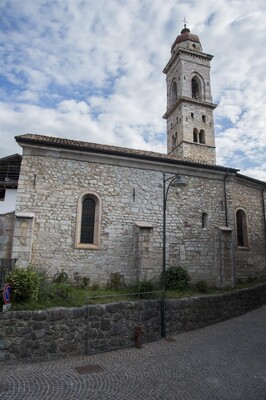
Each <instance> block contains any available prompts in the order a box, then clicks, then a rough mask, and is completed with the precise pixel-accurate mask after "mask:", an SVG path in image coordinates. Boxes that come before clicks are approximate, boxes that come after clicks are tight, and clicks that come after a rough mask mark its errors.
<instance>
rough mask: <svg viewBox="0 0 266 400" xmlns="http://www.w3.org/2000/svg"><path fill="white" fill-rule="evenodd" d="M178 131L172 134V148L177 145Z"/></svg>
mask: <svg viewBox="0 0 266 400" xmlns="http://www.w3.org/2000/svg"><path fill="white" fill-rule="evenodd" d="M176 139H177V132H176V133H175V134H174V135H173V136H172V148H174V147H176Z"/></svg>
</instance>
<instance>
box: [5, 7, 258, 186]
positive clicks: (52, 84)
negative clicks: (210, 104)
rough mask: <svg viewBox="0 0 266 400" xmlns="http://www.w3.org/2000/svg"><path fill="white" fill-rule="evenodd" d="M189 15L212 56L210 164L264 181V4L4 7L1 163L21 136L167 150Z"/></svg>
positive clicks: (194, 30)
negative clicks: (179, 47) (178, 50)
mask: <svg viewBox="0 0 266 400" xmlns="http://www.w3.org/2000/svg"><path fill="white" fill-rule="evenodd" d="M184 17H186V19H187V20H188V24H187V25H188V27H189V28H190V30H191V32H192V33H194V34H197V35H198V36H199V38H200V40H201V44H202V47H203V51H205V52H206V53H209V54H212V55H214V58H213V60H212V64H211V66H212V69H211V79H212V95H213V101H214V102H215V103H217V104H218V107H217V109H216V110H215V113H214V115H215V133H216V154H217V164H218V165H224V166H228V167H234V168H239V169H240V172H241V173H242V174H246V175H249V176H252V177H254V178H257V179H261V180H266V158H265V148H266V134H265V89H266V87H265V69H266V45H265V39H266V38H265V36H266V28H265V17H266V15H265V1H264V0H255V1H254V0H253V1H252V2H251V1H247V0H216V1H213V0H204V2H199V1H194V0H127V1H126V0H112V1H107V0H97V1H94V0H53V1H52V0H50V1H44V0H23V1H21V0H1V2H0V55H1V56H0V143H1V145H0V157H3V156H6V155H9V154H12V153H15V152H21V149H20V147H19V146H18V145H17V144H16V142H15V140H14V136H16V135H19V134H23V133H36V134H44V135H50V136H59V137H65V138H72V139H77V140H85V141H89V142H95V143H102V144H111V145H118V146H125V147H130V148H135V149H144V150H152V151H158V152H162V153H165V152H166V123H165V121H164V120H163V119H162V115H163V114H164V113H165V110H166V86H165V76H164V75H163V74H162V70H163V68H164V66H165V64H166V63H167V61H168V60H169V57H170V48H171V45H172V43H173V42H174V40H175V38H176V36H177V35H178V34H179V33H180V31H181V29H182V27H183V23H182V20H183V19H184Z"/></svg>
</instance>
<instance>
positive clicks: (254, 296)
mask: <svg viewBox="0 0 266 400" xmlns="http://www.w3.org/2000/svg"><path fill="white" fill-rule="evenodd" d="M263 304H266V284H264V285H259V286H257V287H255V288H252V289H242V290H238V291H235V292H232V293H229V294H221V295H212V296H200V297H194V298H187V299H179V300H166V331H167V334H168V335H169V334H177V333H180V332H184V331H187V330H192V329H198V328H201V327H203V326H206V325H210V324H214V323H217V322H219V321H223V320H225V319H227V318H232V317H236V316H238V315H241V314H244V313H246V312H248V311H251V310H253V309H255V308H257V307H260V306H262V305H263ZM138 323H140V324H141V326H142V328H143V342H144V343H145V342H148V341H151V340H157V339H159V338H160V337H161V300H143V301H135V302H134V301H132V302H120V303H110V304H106V305H89V306H84V307H81V308H55V309H47V310H43V311H17V312H6V313H0V361H12V360H29V361H33V360H47V359H52V358H58V357H64V356H70V355H82V354H87V355H89V354H92V353H94V352H100V351H106V350H113V349H118V348H122V347H125V346H127V347H129V346H132V345H134V334H135V328H136V326H137V324H138Z"/></svg>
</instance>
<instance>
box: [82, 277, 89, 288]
mask: <svg viewBox="0 0 266 400" xmlns="http://www.w3.org/2000/svg"><path fill="white" fill-rule="evenodd" d="M89 284H90V278H89V276H83V277H82V279H81V287H82V288H83V289H87V288H88V287H89Z"/></svg>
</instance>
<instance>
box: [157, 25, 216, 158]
mask: <svg viewBox="0 0 266 400" xmlns="http://www.w3.org/2000/svg"><path fill="white" fill-rule="evenodd" d="M183 22H184V28H183V29H182V31H181V35H178V36H177V38H176V40H175V41H174V43H173V45H172V47H171V58H170V60H169V61H168V63H167V65H166V67H165V68H164V70H163V72H164V73H165V74H166V84H167V111H166V113H165V114H164V116H163V117H164V118H165V119H166V120H167V152H168V154H171V155H173V156H175V157H176V158H177V159H181V160H182V159H183V160H189V161H194V162H198V163H203V164H215V138H214V127H213V110H214V109H215V107H216V105H215V104H213V103H212V95H211V84H210V61H211V59H212V56H211V55H210V54H206V53H204V52H203V51H202V47H201V43H200V40H199V38H198V36H197V35H194V34H192V33H190V30H189V29H188V28H187V20H186V18H184V19H183Z"/></svg>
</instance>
